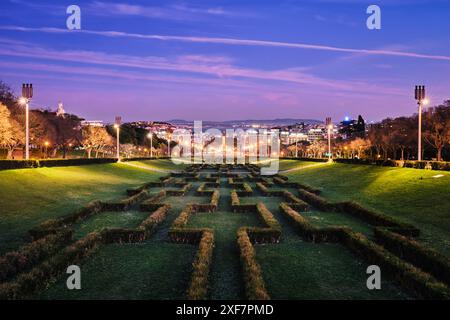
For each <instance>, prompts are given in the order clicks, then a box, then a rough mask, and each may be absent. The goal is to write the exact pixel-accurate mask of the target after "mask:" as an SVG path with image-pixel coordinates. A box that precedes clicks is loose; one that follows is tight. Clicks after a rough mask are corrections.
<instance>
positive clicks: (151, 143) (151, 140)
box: [147, 132, 153, 158]
mask: <svg viewBox="0 0 450 320" xmlns="http://www.w3.org/2000/svg"><path fill="white" fill-rule="evenodd" d="M147 138H149V139H150V158H153V132H149V133H148V134H147Z"/></svg>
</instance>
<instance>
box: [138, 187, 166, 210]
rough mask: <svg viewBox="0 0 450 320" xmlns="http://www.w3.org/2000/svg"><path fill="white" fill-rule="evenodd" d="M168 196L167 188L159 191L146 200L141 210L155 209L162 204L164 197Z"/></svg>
mask: <svg viewBox="0 0 450 320" xmlns="http://www.w3.org/2000/svg"><path fill="white" fill-rule="evenodd" d="M166 196H167V193H166V190H161V191H159V192H158V193H157V194H156V195H154V196H153V197H151V198H150V199H147V200H145V201H144V202H142V203H141V204H140V206H139V208H140V210H141V211H154V210H156V209H158V208H159V207H161V206H162V203H161V202H162V201H163V199H164V198H165V197H166Z"/></svg>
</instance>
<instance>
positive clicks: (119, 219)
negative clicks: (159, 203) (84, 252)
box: [74, 210, 149, 239]
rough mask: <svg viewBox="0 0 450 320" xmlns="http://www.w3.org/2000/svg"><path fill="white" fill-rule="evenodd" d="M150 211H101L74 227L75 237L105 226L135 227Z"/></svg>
mask: <svg viewBox="0 0 450 320" xmlns="http://www.w3.org/2000/svg"><path fill="white" fill-rule="evenodd" d="M148 215H149V213H148V212H142V211H138V210H135V211H131V210H130V211H115V212H101V213H100V214H97V215H95V216H93V217H91V218H89V219H87V220H84V221H82V222H81V223H79V224H78V225H76V226H75V227H74V229H75V232H74V238H75V239H81V238H82V237H84V236H86V235H88V234H89V233H91V232H94V231H97V230H101V229H103V228H126V229H134V228H136V227H137V226H139V225H140V224H141V222H142V221H143V220H145V219H146V218H147V217H148Z"/></svg>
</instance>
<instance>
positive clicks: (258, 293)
mask: <svg viewBox="0 0 450 320" xmlns="http://www.w3.org/2000/svg"><path fill="white" fill-rule="evenodd" d="M237 243H238V246H239V252H240V260H241V264H242V270H243V274H244V282H245V293H246V296H247V299H249V300H269V299H270V296H269V294H268V293H267V290H266V286H265V283H264V279H263V277H262V272H261V267H260V266H259V264H258V262H257V261H256V253H255V249H254V248H253V245H252V243H251V242H250V238H249V236H248V234H247V230H246V229H245V228H241V229H239V230H238V233H237Z"/></svg>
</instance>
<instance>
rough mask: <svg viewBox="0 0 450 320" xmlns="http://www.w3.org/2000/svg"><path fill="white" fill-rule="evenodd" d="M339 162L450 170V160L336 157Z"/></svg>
mask: <svg viewBox="0 0 450 320" xmlns="http://www.w3.org/2000/svg"><path fill="white" fill-rule="evenodd" d="M334 161H335V162H338V163H346V164H364V165H377V166H384V167H400V168H414V169H426V168H431V169H432V170H444V171H450V162H448V161H425V160H422V161H414V160H404V161H402V160H371V159H334Z"/></svg>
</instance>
